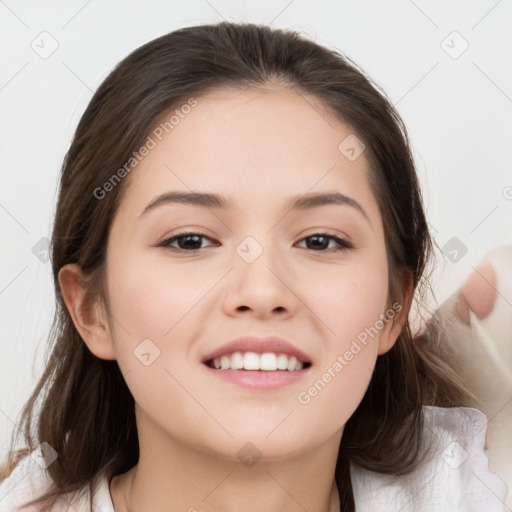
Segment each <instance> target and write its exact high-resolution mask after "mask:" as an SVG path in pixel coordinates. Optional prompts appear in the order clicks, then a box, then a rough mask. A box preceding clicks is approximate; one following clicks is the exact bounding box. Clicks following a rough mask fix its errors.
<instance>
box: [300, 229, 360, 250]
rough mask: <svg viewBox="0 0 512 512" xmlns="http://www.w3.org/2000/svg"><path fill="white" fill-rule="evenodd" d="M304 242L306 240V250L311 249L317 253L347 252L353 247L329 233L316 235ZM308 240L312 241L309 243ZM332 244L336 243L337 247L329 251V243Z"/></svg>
mask: <svg viewBox="0 0 512 512" xmlns="http://www.w3.org/2000/svg"><path fill="white" fill-rule="evenodd" d="M304 240H306V249H311V250H313V251H317V252H318V251H320V252H337V251H346V250H347V249H351V248H352V247H353V246H352V244H351V243H350V242H348V241H347V240H345V239H343V238H339V237H337V236H334V235H329V234H328V233H315V234H314V235H311V236H308V237H306V238H303V239H302V240H301V242H302V241H304ZM308 240H310V242H309V243H308V242H307V241H308ZM331 242H334V243H335V244H336V246H334V247H331V248H330V249H329V243H331Z"/></svg>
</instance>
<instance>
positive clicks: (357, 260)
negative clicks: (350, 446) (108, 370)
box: [106, 87, 398, 460]
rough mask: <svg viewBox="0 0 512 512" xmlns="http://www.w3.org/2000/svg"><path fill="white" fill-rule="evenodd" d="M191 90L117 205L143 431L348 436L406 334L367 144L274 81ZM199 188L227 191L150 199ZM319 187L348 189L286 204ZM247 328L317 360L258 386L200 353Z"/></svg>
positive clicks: (126, 334) (214, 441) (212, 446)
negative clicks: (195, 200) (396, 324)
mask: <svg viewBox="0 0 512 512" xmlns="http://www.w3.org/2000/svg"><path fill="white" fill-rule="evenodd" d="M196 100H197V105H196V106H195V107H194V108H191V109H190V111H189V113H188V114H187V115H184V116H183V117H181V118H180V120H179V123H178V124H176V125H174V127H173V129H172V130H169V133H165V131H164V132H163V135H162V134H160V138H161V139H162V140H161V141H160V140H158V138H157V137H155V136H153V139H154V140H155V142H156V146H155V147H153V148H152V149H151V150H150V151H149V153H148V155H147V156H146V157H145V158H144V159H143V160H142V161H141V162H140V163H139V165H138V166H137V167H136V168H135V169H134V170H133V171H132V174H131V175H130V176H129V180H130V181H129V183H127V185H128V187H127V190H126V195H125V196H123V199H122V201H121V203H120V207H119V210H118V212H117V214H116V216H115V218H114V221H113V224H112V228H111V232H110V236H109V241H108V248H107V267H106V270H107V272H106V276H107V277H106V296H107V301H108V311H109V313H110V315H109V319H110V326H109V327H110V331H111V333H112V335H111V339H110V342H111V344H112V347H113V350H114V351H115V358H116V359H117V360H118V363H119V366H120V368H121V370H122V372H123V374H124V377H125V380H126V383H127V385H128V387H129V388H130V390H131V392H132V394H133V396H134V398H135V402H136V404H137V413H138V415H139V417H138V421H140V424H139V425H138V426H139V435H144V434H143V431H144V428H147V429H152V430H153V431H154V432H156V431H158V432H159V434H160V436H161V438H167V439H169V440H173V441H174V442H177V443H180V445H183V446H190V447H194V448H195V449H200V450H203V451H204V452H208V453H212V454H216V455H217V456H220V457H223V458H226V459H229V458H232V459H235V457H236V456H237V455H236V454H237V452H238V450H239V449H240V447H241V446H243V445H244V444H245V443H246V442H252V443H253V444H254V445H255V446H256V447H257V448H258V450H259V451H260V452H261V454H262V456H263V457H267V458H268V459H276V460H277V459H279V458H280V457H284V456H290V455H293V454H299V453H301V452H302V453H303V452H305V451H307V450H311V449H314V448H315V447H318V446H319V445H320V444H321V443H324V442H326V441H327V440H329V439H333V438H338V440H339V439H340V438H341V434H342V431H343V426H344V424H345V422H346V421H347V420H348V419H349V418H350V416H351V415H352V413H353V412H354V410H355V409H356V408H357V406H358V404H359V403H360V401H361V399H362V397H363V395H364V393H365V391H366V389H367V387H368V384H369V381H370V377H371V374H372V371H373V368H374V365H375V362H376V358H377V355H378V354H380V353H383V352H385V351H386V350H388V349H389V348H390V347H391V346H392V344H393V342H394V341H395V339H396V336H397V335H398V332H396V331H394V330H393V329H392V322H391V321H389V318H390V317H392V316H391V315H390V307H391V306H390V304H389V303H388V301H387V298H388V297H387V292H388V279H387V275H388V274H387V271H388V266H387V265H388V263H387V258H386V251H385V239H384V229H383V225H382V220H381V217H380V214H379V211H378V205H377V202H376V199H375V197H374V195H373V194H372V192H371V190H370V188H369V182H368V161H367V159H366V155H365V153H364V152H363V153H362V154H361V155H360V156H359V157H358V158H356V159H355V160H354V159H348V158H347V157H346V156H345V154H344V153H342V152H341V151H340V149H339V148H338V147H339V145H340V143H341V142H342V141H344V139H346V137H348V136H349V135H351V134H353V131H352V130H351V129H350V127H349V126H347V125H344V124H342V123H341V122H339V121H337V120H336V119H335V118H334V117H333V116H332V115H330V114H329V113H328V112H327V111H326V110H325V109H324V108H323V107H322V106H321V104H320V103H319V102H318V101H317V100H316V99H315V98H313V97H307V96H302V95H299V94H297V93H296V92H293V91H291V90H288V89H283V88H278V87H273V88H268V89H267V90H266V91H265V92H254V91H253V92H246V91H244V92H241V91H238V90H233V89H223V90H218V91H216V92H215V93H211V94H209V95H208V96H206V97H199V98H196ZM168 117H169V116H167V118H168ZM158 133H160V132H158ZM191 191H193V192H196V193H209V194H217V195H219V196H222V197H223V198H225V200H226V202H227V203H228V205H227V206H226V207H225V208H220V207H217V206H216V205H213V204H210V205H208V206H207V207H205V206H200V205H197V204H188V203H184V202H181V203H180V202H162V201H160V204H157V205H154V206H153V207H150V208H149V209H147V210H146V211H145V209H146V208H147V206H148V205H149V204H150V203H152V202H153V201H154V200H155V198H157V197H158V196H160V195H162V194H164V193H168V192H185V193H187V192H191ZM321 193H339V194H342V195H344V196H346V197H348V198H350V199H351V200H352V201H353V202H352V203H349V202H346V201H342V202H341V203H340V204H323V205H320V206H317V207H311V208H304V209H290V205H291V204H292V203H293V201H294V200H296V199H297V198H304V197H305V196H307V195H308V194H321ZM356 204H357V205H359V207H357V206H355V205H356ZM325 233H327V234H328V235H325ZM186 234H189V236H184V235H186ZM190 234H195V235H196V236H190ZM178 235H180V236H181V238H180V237H179V236H178ZM315 235H316V236H315ZM176 237H177V238H176ZM391 311H392V312H393V316H394V313H395V312H396V311H395V310H391ZM383 318H386V319H387V320H386V321H383ZM395 320H396V319H395ZM369 333H370V334H369ZM249 335H250V336H256V337H268V336H277V337H280V338H283V339H285V340H287V341H288V342H289V343H290V344H291V345H293V346H294V347H296V348H297V349H299V350H301V351H302V352H303V353H305V354H306V355H307V357H308V359H309V361H310V362H311V366H309V367H308V368H306V369H304V370H301V371H300V372H299V374H297V375H298V376H294V377H295V378H293V379H292V378H287V377H286V376H285V378H284V380H283V383H282V385H280V386H277V387H274V388H272V389H262V388H257V387H256V388H255V387H250V386H249V387H248V386H247V385H242V384H240V383H238V382H234V381H231V380H226V379H225V378H223V377H221V376H220V373H221V372H223V371H225V370H221V369H212V368H209V367H208V366H207V365H206V364H204V363H203V359H204V358H205V357H206V356H207V355H208V354H210V353H212V351H214V350H215V349H217V348H219V347H221V346H223V345H224V344H226V343H228V342H230V341H232V340H234V339H235V338H239V337H241V336H249ZM363 340H364V341H363ZM230 371H231V372H235V371H236V372H238V373H239V374H240V373H242V372H243V373H245V374H247V373H249V372H250V371H251V370H230ZM262 372H265V371H262ZM260 373H261V372H260ZM270 373H273V372H270V371H269V372H267V374H270ZM290 373H292V372H290ZM315 383H316V385H315Z"/></svg>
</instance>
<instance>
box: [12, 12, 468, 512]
mask: <svg viewBox="0 0 512 512" xmlns="http://www.w3.org/2000/svg"><path fill="white" fill-rule="evenodd" d="M270 82H278V83H280V84H282V85H283V86H285V87H288V88H293V89H294V90H295V91H296V92H297V93H298V94H308V95H313V96H315V97H316V98H319V99H320V100H321V101H323V102H324V104H325V105H326V106H327V107H328V108H329V109H330V111H331V112H332V113H333V114H334V115H335V116H336V117H337V118H338V119H339V120H340V121H342V122H344V123H347V124H348V125H349V126H351V128H352V129H353V131H354V133H356V134H357V137H358V138H359V139H360V140H361V141H363V143H364V144H365V146H366V148H367V149H366V153H365V154H366V155H367V158H368V161H369V163H370V170H369V179H370V185H371V187H372V191H373V193H374V194H375V197H376V198H377V200H378V204H379V209H380V213H381V216H382V219H383V224H384V231H385V239H386V251H387V258H388V264H389V276H388V277H389V297H388V299H389V303H390V304H391V303H392V302H393V301H395V300H400V299H401V286H400V284H401V281H400V279H401V277H402V276H403V274H404V272H405V273H406V274H408V275H409V276H410V278H411V281H412V285H413V291H414V292H416V294H417V300H418V301H421V298H422V297H424V295H425V290H426V286H427V285H428V276H427V270H428V265H429V263H430V260H431V257H432V252H433V246H434V242H433V240H432V238H431V235H430V232H429V229H428V225H427V221H426V218H425V212H424V208H423V203H422V196H421V192H420V189H419V184H418V178H417V175H416V170H415V166H414V162H413V158H412V154H411V150H410V145H409V139H408V135H407V131H406V128H405V126H404V124H403V121H402V120H401V118H400V116H399V114H398V113H397V112H396V110H395V109H394V107H393V105H392V104H391V102H390V101H389V100H388V99H387V98H386V95H385V93H384V92H382V91H379V90H378V86H377V85H375V84H373V82H372V81H371V79H370V78H368V77H367V76H366V75H365V73H364V72H363V71H362V70H361V69H359V68H358V66H357V65H356V64H354V63H353V62H352V61H351V60H350V59H349V58H348V57H346V56H344V55H342V54H341V53H339V52H338V51H335V50H329V49H327V48H324V47H322V46H320V45H318V44H316V43H314V42H312V41H309V40H307V39H305V38H303V37H302V36H301V35H300V34H298V33H296V32H294V31H291V30H281V29H272V28H270V27H267V26H264V25H256V24H250V23H246V24H237V23H230V22H222V23H219V24H212V25H201V26H195V27H187V28H182V29H180V30H176V31H174V32H171V33H169V34H166V35H164V36H162V37H159V38H157V39H155V40H153V41H150V42H149V43H147V44H145V45H143V46H142V47H140V48H138V49H136V50H135V51H134V52H132V53H131V54H130V55H128V56H127V57H126V58H125V59H124V60H123V61H121V62H120V63H119V64H118V65H117V66H116V67H115V68H114V70H113V71H112V72H111V73H110V74H109V76H108V77H107V78H106V79H105V81H104V82H103V83H102V84H101V85H100V87H99V88H98V90H97V91H96V93H95V94H94V96H93V98H92V99H91V101H90V103H89V105H88V107H87V109H86V110H85V112H84V114H83V116H82V118H81V120H80V122H79V124H78V127H77V129H76V133H75V135H74V138H73V140H72V143H71V146H70V148H69V151H68V152H67V154H66V156H65V159H64V162H63V166H62V174H61V177H60V191H59V197H58V203H57V208H56V215H55V222H54V229H53V235H52V240H51V262H52V269H53V278H54V284H55V293H56V312H55V318H54V321H53V325H52V329H51V332H50V336H49V343H50V347H51V353H50V356H49V358H48V361H47V363H46V367H45V370H44V373H43V375H42V376H41V378H40V380H39V382H38V383H37V386H36V388H35V390H34V392H33V394H32V395H31V397H30V399H29V400H28V402H27V403H26V404H25V406H24V408H23V410H22V412H21V420H20V425H22V427H23V434H24V437H25V439H24V441H25V443H26V445H27V448H26V449H25V450H15V449H14V447H15V443H14V436H13V439H12V441H11V443H12V444H11V451H10V453H9V457H8V460H7V461H6V464H5V469H4V473H3V477H4V478H5V477H6V476H8V475H9V474H10V472H11V471H12V470H13V469H14V467H15V466H16V465H17V463H18V462H19V460H20V459H21V457H23V456H24V455H26V454H27V453H29V452H30V451H32V450H34V448H35V447H36V446H37V445H38V444H39V443H42V442H47V443H49V444H50V446H51V447H52V448H53V449H54V450H56V451H57V453H58V458H57V459H56V460H55V461H54V462H53V463H52V464H51V465H50V466H49V467H48V468H47V471H48V473H49V475H50V476H51V478H52V480H53V482H54V486H52V489H51V490H50V492H48V493H46V494H45V495H44V496H41V497H40V498H39V499H38V500H36V501H34V503H40V502H43V501H44V500H47V501H45V503H49V504H50V505H52V504H53V503H54V502H55V500H56V499H57V498H58V497H59V496H60V495H63V494H65V493H68V492H73V491H80V490H83V489H84V488H85V487H86V486H87V484H89V485H91V486H92V487H91V489H92V488H95V487H96V484H97V483H98V480H99V475H100V473H102V472H103V471H105V472H106V474H107V475H108V476H109V477H110V478H112V477H113V476H115V475H118V474H121V473H124V472H126V471H128V470H129V469H130V468H131V467H133V466H134V465H135V464H136V463H137V462H138V457H139V444H138V437H137V429H136V423H135V412H134V399H133V396H132V395H131V393H130V391H129V390H128V387H127V385H126V383H125V381H124V379H123V376H122V374H121V371H120V369H119V366H118V365H117V362H116V361H107V360H102V359H99V358H97V357H95V356H94V355H93V354H92V353H91V352H90V351H89V350H88V348H87V346H86V345H85V343H84V341H83V340H82V339H81V337H80V335H79V334H78V332H77V330H76V329H75V326H74V324H73V321H72V319H71V317H70V315H69V313H68V311H67V308H66V307H65V305H64V303H63V299H62V295H61V291H60V287H59V281H58V273H59V270H60V269H61V267H62V266H64V265H66V264H68V263H76V264H78V265H79V266H80V267H81V268H82V269H83V270H84V272H85V273H86V274H87V275H88V276H89V277H90V280H89V281H88V283H86V284H87V285H88V287H89V288H88V290H89V293H90V294H91V296H93V295H94V294H99V296H100V297H101V296H102V284H103V278H104V268H105V267H104V265H105V252H106V247H107V239H108V236H109V229H110V226H111V224H112V220H113V217H114V215H115V213H116V211H117V207H118V205H119V203H120V201H121V199H122V197H123V191H124V190H125V188H126V186H127V182H128V181H129V179H130V176H126V177H124V179H122V180H120V182H119V183H118V184H116V186H113V187H112V190H109V193H108V194H104V197H102V198H101V199H99V198H98V189H101V187H103V186H104V184H105V183H106V182H108V180H109V179H111V177H112V175H113V174H114V173H115V172H116V171H117V170H118V169H120V168H122V167H123V165H125V164H126V162H127V160H128V158H129V157H130V156H131V155H133V153H134V152H136V151H137V150H138V149H139V148H140V147H141V146H142V145H143V144H144V142H145V140H146V139H147V137H148V134H149V133H150V132H151V130H152V128H153V127H154V126H155V123H156V122H157V120H159V119H161V117H162V115H164V114H166V113H168V112H170V111H171V110H172V109H174V108H176V107H177V106H179V105H180V104H184V103H186V102H187V100H188V99H189V98H192V97H200V96H201V95H202V94H204V93H206V92H208V91H210V90H212V89H213V88H221V87H224V86H229V87H238V88H252V89H255V90H257V89H258V88H261V87H264V86H265V84H267V83H270ZM95 191H96V193H95ZM406 313H408V311H406ZM428 341H429V337H428V336H427V335H421V336H417V337H416V338H414V336H413V333H412V332H411V327H410V324H409V320H407V321H406V323H405V325H404V328H403V330H402V332H401V334H400V335H399V337H398V340H397V342H396V343H395V345H394V346H393V347H392V349H390V350H389V351H388V352H387V353H385V354H383V355H381V356H379V357H378V358H377V362H376V366H375V371H374V373H373V376H372V379H371V382H370V384H369V387H368V389H367V391H366V394H365V395H364V397H363V399H362V401H361V403H360V405H359V406H358V408H357V410H356V411H355V412H354V414H353V415H352V417H351V418H350V419H349V421H348V422H347V424H346V426H345V429H344V433H343V436H342V439H341V444H340V448H339V454H338V460H337V465H336V472H335V478H336V481H337V484H338V488H339V495H340V503H341V508H342V510H352V511H353V510H354V498H353V493H352V485H351V483H350V465H349V463H350V462H352V463H354V464H358V465H360V466H362V467H364V468H367V469H369V470H372V471H377V472H382V473H389V474H395V475H398V474H403V473H406V472H409V471H411V470H412V469H413V468H414V467H416V465H417V464H418V461H419V460H420V459H421V456H422V455H421V450H420V447H421V443H422V439H423V410H422V406H423V405H438V406H458V405H464V404H467V403H468V396H469V395H468V394H467V393H466V392H465V390H464V388H463V386H462V384H461V382H460V380H458V377H457V375H456V374H455V373H454V372H453V371H452V370H451V368H450V367H449V366H448V365H447V364H446V363H445V362H444V361H443V358H442V357H441V356H440V354H439V353H438V352H437V349H435V344H431V343H429V342H428ZM38 399H40V400H41V407H40V410H39V414H38V415H37V417H36V426H37V430H36V433H35V438H34V436H33V434H32V432H31V424H32V420H33V415H34V414H35V411H36V401H37V400H38Z"/></svg>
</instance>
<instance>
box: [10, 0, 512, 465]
mask: <svg viewBox="0 0 512 512" xmlns="http://www.w3.org/2000/svg"><path fill="white" fill-rule="evenodd" d="M223 19H226V20H230V21H249V22H256V23H265V24H271V26H273V27H283V28H292V29H295V30H298V31H299V32H301V33H303V34H304V35H306V36H307V37H310V38H312V39H313V40H315V41H317V42H319V43H320V44H323V45H325V46H327V47H330V48H336V49H338V50H340V51H341V52H343V53H345V54H346V55H347V56H349V57H350V58H351V59H353V60H354V61H355V62H356V63H357V64H358V65H359V66H361V67H362V68H363V69H364V70H365V71H366V72H367V73H368V74H369V75H370V76H371V77H372V78H373V79H374V81H375V82H376V83H377V84H378V85H379V86H380V87H381V88H382V89H383V90H384V91H385V92H386V94H387V95H388V97H389V99H390V100H391V101H392V103H393V104H394V105H396V108H397V109H398V111H399V113H400V114H401V116H402V117H403V119H404V121H405V123H406V126H407V128H408V132H409V134H410V137H411V140H412V145H413V149H414V154H415V159H416V162H417V166H418V173H419V177H420V180H421V183H422V187H423V193H424V198H425V203H426V208H427V213H428V217H429V221H430V224H431V227H432V231H433V234H434V236H435V239H436V242H437V243H438V245H439V246H440V248H444V252H445V256H443V254H442V253H441V251H438V262H437V267H436V269H435V272H434V274H433V276H432V277H433V289H434V291H435V298H436V299H437V301H438V303H440V302H442V301H443V300H444V299H446V298H447V297H448V296H449V295H450V294H451V293H452V292H453V291H454V290H455V289H456V288H457V287H458V286H460V285H461V284H462V282H463V281H464V279H465V278H466V277H467V276H468V275H469V273H470V272H471V271H472V269H473V267H475V266H476V265H477V264H478V262H479V261H481V260H482V258H483V257H484V256H485V254H486V253H487V252H489V251H490V250H492V249H495V248H498V247H501V246H504V245H512V171H511V169H512V167H511V163H512V156H511V151H510V147H511V144H510V137H511V135H512V66H511V63H512V61H511V59H510V56H511V55H512V38H511V36H510V27H511V26H512V2H511V1H510V0H501V1H496V0H479V1H468V0H461V1H451V2H447V1H430V0H429V1H425V0H421V1H420V0H417V1H412V0H401V1H377V0H375V1H358V2H349V1H339V0H338V1H336V0H317V1H315V2H312V1H306V0H291V1H290V0H258V1H252V2H251V1H239V0H238V1H235V0H195V1H190V2H185V1H169V0H165V1H163V0H162V1H156V0H146V1H144V2H142V1H139V2H135V1H126V0H125V1H112V0H108V1H101V2H100V1H99V0H89V1H87V0H73V1H46V2H44V3H43V2H38V1H35V0H32V1H28V0H27V1H17V2H16V1H15V0H0V108H1V116H0V119H1V122H0V144H1V150H0V240H1V244H2V245H1V247H2V249H1V251H0V255H1V265H0V319H1V320H0V343H1V348H2V350H1V354H2V357H1V358H0V457H3V456H4V455H5V453H6V448H7V442H8V440H9V438H10V434H11V431H12V430H13V429H14V428H17V427H16V420H17V417H18V414H19V412H20V410H21V407H22V405H23V403H24V402H25V400H26V399H27V398H28V396H29V393H30V392H31V391H32V389H33V387H34V385H35V383H36V380H37V378H38V377H39V375H40V372H41V369H42V362H43V360H44V354H45V348H46V340H47V336H48V331H49V327H50V324H51V319H52V315H53V311H54V295H53V282H52V279H51V267H50V262H49V261H48V259H47V255H46V253H45V250H44V237H50V233H51V227H52V221H53V215H54V208H55V203H56V197H57V185H58V183H57V179H58V175H59V172H60V166H61V164H62V160H63V157H64V155H65V153H66V151H67V149H68V146H69V144H70V141H71V137H72V134H73V131H74V129H75V127H76V125H77V123H78V120H79V118H80V116H81V115H82V113H83V111H84V109H85V107H86V105H87V103H88V102H89V100H90V98H91V96H92V93H93V91H95V90H96V88H97V87H98V86H99V84H100V83H101V82H102V81H103V79H104V78H105V77H106V76H107V75H108V73H109V72H110V71H111V70H112V68H113V67H114V66H115V64H117V63H118V62H119V61H120V60H121V59H122V58H124V57H125V56H126V55H128V53H130V52H131V51H132V50H134V49H135V48H137V47H138V46H140V45H142V44H144V43H146V42H147V41H149V40H151V39H154V38H156V37H158V36H160V35H162V34H165V33H167V32H170V31H172V30H174V29H177V28H180V27H184V26H187V25H197V24H204V23H214V22H218V21H222V20H223ZM454 250H456V251H457V252H456V254H457V255H456V256H454V254H455V253H454V252H453V251H454Z"/></svg>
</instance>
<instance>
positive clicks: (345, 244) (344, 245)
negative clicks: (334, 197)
mask: <svg viewBox="0 0 512 512" xmlns="http://www.w3.org/2000/svg"><path fill="white" fill-rule="evenodd" d="M191 235H195V236H199V237H201V238H207V239H208V240H210V241H213V239H212V238H210V237H209V236H206V235H204V234H203V233H196V232H184V233H178V234H177V235H174V236H172V237H171V238H167V239H166V240H164V241H163V242H161V243H160V244H158V247H164V248H167V249H170V250H173V251H178V252H179V251H181V252H197V251H200V250H201V249H206V247H201V248H199V249H190V250H188V249H181V248H180V247H171V245H170V244H171V243H173V242H175V241H176V240H177V239H179V238H185V237H187V236H191ZM314 237H324V238H329V239H330V240H334V241H335V242H336V243H337V244H338V247H336V248H334V249H333V248H331V249H325V250H314V249H310V250H311V251H314V252H327V253H330V252H343V251H347V250H349V249H353V247H354V246H353V245H352V244H351V243H350V242H349V241H348V240H345V239H343V238H339V237H337V236H335V235H332V234H330V233H325V232H323V233H314V234H312V235H309V236H306V237H304V238H303V239H301V240H300V242H302V241H304V240H307V239H309V238H314Z"/></svg>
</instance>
